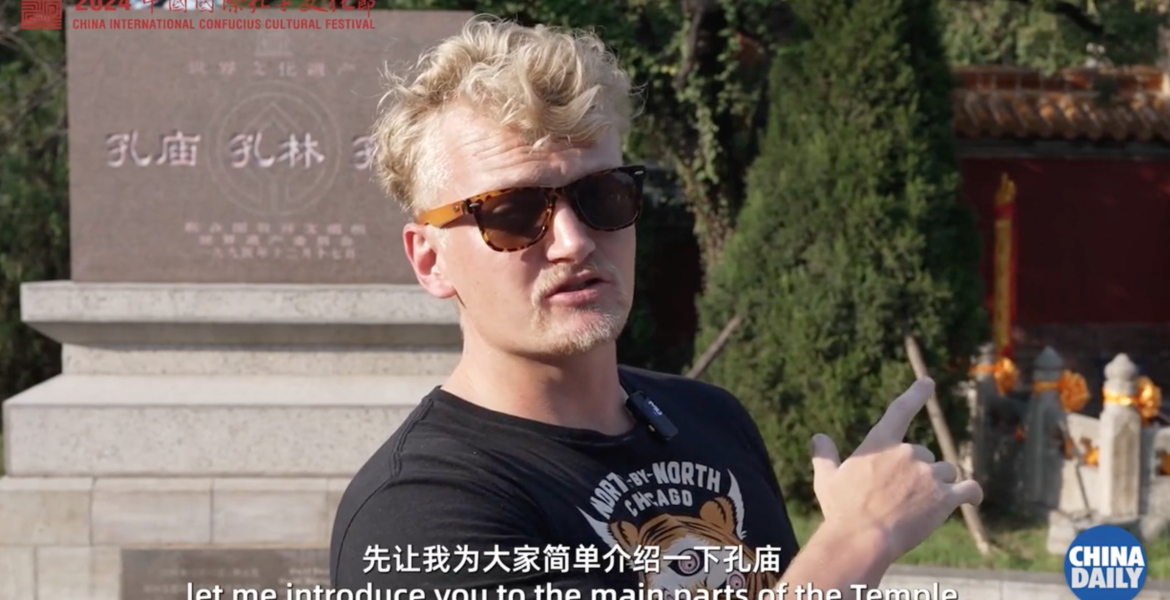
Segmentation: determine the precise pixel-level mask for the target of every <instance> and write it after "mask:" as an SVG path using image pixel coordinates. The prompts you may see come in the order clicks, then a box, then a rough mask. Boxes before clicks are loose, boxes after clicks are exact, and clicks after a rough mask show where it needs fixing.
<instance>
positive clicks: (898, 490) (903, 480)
mask: <svg viewBox="0 0 1170 600" xmlns="http://www.w3.org/2000/svg"><path fill="white" fill-rule="evenodd" d="M933 391H934V382H933V381H931V380H930V379H920V380H918V381H916V382H915V383H914V384H913V385H912V386H910V389H908V390H906V393H904V394H902V395H901V396H899V397H898V399H896V400H894V402H893V403H892V404H890V407H889V408H888V409H887V410H886V414H885V415H884V416H882V419H881V421H879V422H878V423H877V425H875V426H874V428H873V429H871V430H870V432H869V435H867V436H866V437H865V440H864V441H863V442H862V443H861V445H860V446H858V448H857V450H856V451H855V452H854V453H853V454H852V455H851V456H850V457H849V458H848V459H847V460H846V461H845V462H841V459H840V456H839V454H838V452H837V447H836V445H834V444H833V441H832V440H831V439H829V437H828V436H826V435H823V434H817V435H816V436H814V437H813V471H814V472H813V491H814V492H815V493H816V496H817V500H819V501H820V504H821V509H822V511H823V512H824V516H825V523H826V524H829V523H832V524H833V525H834V526H835V527H837V528H839V529H843V530H845V531H856V532H858V533H862V532H869V531H873V532H874V533H877V534H878V536H879V539H882V540H885V543H886V548H885V550H886V551H887V552H888V553H889V554H888V558H889V559H890V561H891V562H892V561H894V560H897V558H898V557H900V556H902V555H903V554H905V553H907V552H909V551H910V550H912V549H914V547H916V546H917V545H918V544H921V543H922V542H923V541H924V540H925V539H926V538H927V537H928V536H930V534H931V533H932V532H933V531H934V530H935V529H937V528H938V527H939V526H940V525H942V524H943V522H944V521H945V520H946V519H947V517H948V516H949V515H950V514H951V513H952V512H954V511H955V509H956V508H958V507H959V506H961V505H963V504H976V505H977V504H979V503H981V502H982V501H983V489H982V488H981V487H980V486H979V484H978V483H976V482H974V481H971V480H966V481H960V482H958V483H956V479H957V477H958V472H957V471H956V469H955V466H954V465H952V464H950V463H947V462H935V458H934V454H933V453H931V452H930V450H928V449H926V448H925V447H923V446H914V445H910V444H907V443H905V442H904V441H903V440H904V438H905V437H906V431H907V429H909V427H910V422H911V421H912V420H913V419H914V416H915V415H917V414H918V412H919V411H920V410H922V407H923V406H924V405H925V404H926V401H927V399H928V398H929V397H930V395H931V393H932V392H933Z"/></svg>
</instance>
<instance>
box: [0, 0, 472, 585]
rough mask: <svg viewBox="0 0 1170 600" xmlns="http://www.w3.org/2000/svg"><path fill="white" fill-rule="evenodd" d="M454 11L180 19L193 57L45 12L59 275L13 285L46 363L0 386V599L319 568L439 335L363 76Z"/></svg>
mask: <svg viewBox="0 0 1170 600" xmlns="http://www.w3.org/2000/svg"><path fill="white" fill-rule="evenodd" d="M74 10H75V9H73V8H69V9H67V11H66V16H65V18H66V20H67V21H68V20H71V19H73V18H74V17H75V15H74V14H73V11H74ZM327 16H328V17H329V18H331V19H342V18H347V19H355V20H361V21H365V20H366V19H367V16H366V12H365V11H351V14H347V15H342V14H341V13H340V11H339V12H338V13H337V14H328V15H327ZM469 16H470V15H469V14H468V13H458V12H443V11H410V12H396V11H380V10H379V11H372V12H371V13H370V15H369V21H368V22H367V23H366V24H367V25H369V26H372V29H357V28H346V29H336V30H331V29H327V28H324V27H323V28H321V29H305V30H296V31H286V30H268V29H265V30H258V31H229V30H203V31H199V35H198V45H199V47H200V51H199V53H198V56H195V55H193V54H191V52H190V48H189V47H188V45H187V44H186V43H184V42H181V41H175V42H174V43H159V41H158V40H159V39H161V38H158V37H157V36H143V35H139V34H141V33H142V32H136V31H124V30H122V29H113V30H111V29H103V30H99V31H90V30H74V29H72V28H69V27H66V34H67V35H68V47H67V49H68V60H69V65H70V69H69V79H68V103H69V107H68V112H69V125H70V129H69V159H70V169H69V175H70V187H69V189H70V226H71V228H72V231H71V240H72V242H71V252H72V268H71V277H72V280H71V281H55V282H40V283H30V284H26V285H25V286H23V288H22V290H21V308H22V317H23V320H24V321H25V322H26V323H27V324H28V325H30V326H32V327H33V328H35V329H37V330H38V331H40V332H42V333H44V334H45V335H47V336H49V337H51V338H53V339H55V340H57V341H58V342H61V343H62V344H63V363H64V364H63V372H62V373H61V374H60V375H59V376H57V377H54V378H53V379H50V380H49V381H46V382H43V383H41V384H39V385H37V386H35V387H33V388H31V389H29V390H27V391H26V392H25V393H23V394H20V395H18V396H16V397H14V398H11V399H9V400H8V401H7V402H6V403H5V405H4V419H5V421H4V424H5V432H4V433H5V435H4V444H5V460H6V463H7V474H6V476H5V477H4V478H3V479H0V600H46V599H47V600H186V599H187V598H188V597H189V596H188V595H187V584H188V583H190V584H193V585H194V586H195V587H196V588H203V589H210V588H211V587H212V586H216V585H218V586H221V588H222V589H224V590H225V593H224V597H225V598H230V597H232V593H231V590H234V589H235V590H238V589H252V590H256V589H275V590H277V592H278V594H279V595H280V597H282V598H283V597H284V593H285V592H284V590H285V589H286V587H285V582H296V583H297V584H299V585H301V586H307V587H310V588H311V587H312V586H313V585H315V584H321V585H325V586H327V585H328V572H329V565H328V560H327V556H328V548H329V543H330V533H331V529H332V526H333V518H334V513H335V510H336V505H337V503H338V501H339V499H340V496H341V493H342V492H343V491H344V489H345V488H346V486H347V485H348V483H349V480H350V478H351V477H352V476H353V474H354V473H355V472H356V470H357V469H358V468H360V467H361V465H362V464H363V463H364V462H365V461H366V460H367V459H368V458H369V456H370V455H371V454H372V453H373V452H374V451H375V450H376V449H377V448H378V447H379V446H380V445H381V444H383V443H384V442H385V441H386V439H387V438H388V437H389V436H390V435H391V434H392V433H393V432H394V430H395V429H396V428H397V427H398V425H399V424H400V423H401V422H402V420H403V419H404V418H405V417H406V416H407V415H408V414H409V413H410V412H411V411H412V410H413V409H414V408H415V407H416V406H417V404H418V402H419V400H420V399H421V398H422V397H423V396H424V395H425V394H427V393H428V392H429V391H431V390H432V389H433V388H434V387H435V386H437V385H439V384H440V383H441V382H442V381H443V380H444V379H445V377H446V376H447V375H448V374H449V373H450V371H451V369H452V368H453V366H454V365H455V364H456V362H457V360H458V357H459V352H460V344H461V333H460V330H459V326H458V318H457V313H456V310H455V307H454V306H453V305H452V304H451V303H449V302H440V301H438V300H435V299H433V298H431V297H429V296H428V295H427V294H425V293H424V292H423V291H422V290H421V289H419V287H418V284H417V281H416V280H415V277H414V275H413V273H412V270H411V269H410V268H409V264H408V263H407V262H406V260H405V258H404V257H403V250H402V238H401V231H402V227H403V223H404V221H405V219H406V216H405V214H403V212H402V211H401V210H399V209H398V208H397V207H396V206H394V204H393V201H392V200H389V199H387V198H386V197H385V195H384V194H383V193H382V192H381V190H380V189H379V188H378V185H377V184H376V183H375V182H374V180H373V178H372V177H371V171H370V155H369V152H370V150H371V143H370V140H369V138H368V136H367V135H365V132H367V131H368V130H369V128H370V125H371V123H372V122H373V117H374V114H375V108H376V105H377V102H378V98H379V94H378V93H377V91H378V90H379V89H380V87H381V77H380V71H381V70H382V69H383V68H384V66H385V65H386V64H390V65H401V64H404V63H406V64H411V63H414V62H415V61H416V59H417V57H418V55H419V53H420V52H422V51H424V50H425V49H426V48H427V47H429V46H432V45H433V44H434V43H435V42H437V41H438V40H439V39H441V38H443V37H446V36H449V35H453V34H455V33H457V32H458V31H459V29H460V28H461V27H462V26H463V24H464V23H465V22H466V20H467V18H468V17H469ZM167 17H168V18H172V19H175V18H177V19H182V18H190V19H195V18H197V15H195V13H190V14H186V15H184V14H183V13H171V14H168V15H167ZM301 17H304V18H321V17H320V16H319V13H318V16H314V13H312V12H310V13H301ZM105 18H109V19H120V18H125V15H122V13H121V12H120V11H119V12H118V13H117V14H114V13H108V15H107V17H105ZM176 39H177V38H176ZM388 40H391V41H392V43H388ZM111 56H113V57H114V58H112V59H111V58H110V57H111ZM392 68H393V67H392ZM111 82H116V83H111ZM111 90H114V91H116V93H112V92H111Z"/></svg>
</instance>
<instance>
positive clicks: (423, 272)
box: [402, 223, 456, 300]
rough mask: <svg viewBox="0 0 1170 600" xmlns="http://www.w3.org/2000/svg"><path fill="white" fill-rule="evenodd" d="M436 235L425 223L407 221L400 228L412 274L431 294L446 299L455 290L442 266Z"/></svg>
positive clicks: (452, 294)
mask: <svg viewBox="0 0 1170 600" xmlns="http://www.w3.org/2000/svg"><path fill="white" fill-rule="evenodd" d="M428 234H430V237H428ZM437 237H438V236H437V235H436V233H435V232H434V231H430V230H428V228H427V226H426V225H419V224H418V223H407V224H406V226H405V227H403V228H402V243H403V246H404V247H405V249H406V258H407V260H409V261H410V265H411V266H412V267H413V268H414V276H415V277H416V278H418V283H419V285H421V286H422V287H423V289H424V290H426V291H427V292H429V293H430V294H431V295H432V296H434V297H436V298H439V299H440V300H446V299H448V298H451V297H452V296H454V295H455V293H456V292H455V285H454V284H453V283H451V281H450V280H448V279H447V273H446V272H445V271H444V269H443V268H442V263H443V257H442V256H440V254H439V248H438V244H437V243H436V242H437V241H438V240H437V239H436V238H437Z"/></svg>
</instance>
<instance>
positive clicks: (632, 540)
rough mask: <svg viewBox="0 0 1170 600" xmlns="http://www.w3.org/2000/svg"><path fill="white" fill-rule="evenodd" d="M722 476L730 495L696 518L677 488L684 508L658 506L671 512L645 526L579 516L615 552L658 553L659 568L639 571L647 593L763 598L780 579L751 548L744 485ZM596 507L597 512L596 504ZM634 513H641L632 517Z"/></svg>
mask: <svg viewBox="0 0 1170 600" xmlns="http://www.w3.org/2000/svg"><path fill="white" fill-rule="evenodd" d="M700 468H701V467H700ZM719 475H726V476H727V478H726V481H727V483H728V489H727V491H726V492H725V493H722V494H719V495H717V496H716V497H714V498H711V499H709V500H706V501H705V502H702V503H701V504H700V505H699V506H698V511H697V513H698V514H697V515H696V514H693V513H695V512H696V511H695V510H694V507H693V506H692V507H689V510H687V508H688V507H686V506H685V504H686V503H685V502H683V501H681V499H682V496H681V495H680V494H679V493H677V492H676V490H677V488H675V489H673V490H671V491H672V494H670V495H671V496H673V497H674V498H676V499H679V500H680V502H677V503H674V504H676V506H670V507H664V506H656V508H657V509H658V510H663V511H665V512H660V513H658V514H655V515H654V516H652V517H650V518H649V519H646V520H645V522H643V523H641V524H636V523H635V522H634V521H632V520H627V519H626V518H624V515H618V514H614V513H616V511H611V514H610V516H609V518H608V519H605V520H599V519H597V518H594V517H593V516H591V515H590V514H589V512H588V511H586V510H584V509H579V510H580V511H581V514H582V515H583V516H584V517H585V519H587V520H588V522H589V524H590V525H591V526H592V528H593V530H594V531H595V532H596V533H597V535H598V536H599V537H600V538H601V540H602V542H603V543H604V544H605V545H606V546H607V547H608V548H610V549H613V548H614V547H617V548H620V549H621V551H622V552H623V553H624V554H625V555H626V556H634V555H635V553H636V551H637V550H638V549H639V548H648V547H657V548H658V553H657V558H658V559H659V565H658V567H657V568H654V569H639V570H638V575H639V577H640V582H641V584H642V585H643V586H644V588H645V589H647V590H662V591H668V592H670V591H683V590H685V591H688V592H691V593H692V594H694V593H695V592H699V591H716V590H744V591H745V592H746V594H742V595H741V594H737V596H738V597H744V596H746V597H747V598H752V599H754V598H758V597H759V595H760V591H761V590H765V589H770V588H774V587H775V585H776V583H777V581H778V579H779V574H778V573H776V572H770V571H769V570H767V569H759V568H756V567H757V566H758V563H757V560H758V556H757V551H756V549H755V548H752V547H751V546H749V545H748V544H747V543H746V538H747V534H746V532H745V530H744V503H743V497H742V495H741V493H740V489H739V484H738V482H737V481H736V479H735V475H733V474H732V473H730V472H724V473H719ZM720 479H723V478H722V477H713V478H712V477H708V479H707V481H708V482H713V483H714V485H707V486H706V487H707V489H708V490H710V489H713V487H716V486H719V483H720V481H719V480H720ZM699 483H700V484H702V483H703V482H702V481H700V482H699ZM700 487H702V486H701V485H700ZM644 504H645V503H643V505H644ZM594 507H595V511H596V509H597V503H596V501H595V502H594ZM680 509H681V510H680ZM633 510H636V509H632V510H631V511H630V512H632V511H633ZM639 512H640V511H639ZM686 513H691V514H686ZM733 548H738V550H733ZM737 554H738V555H737Z"/></svg>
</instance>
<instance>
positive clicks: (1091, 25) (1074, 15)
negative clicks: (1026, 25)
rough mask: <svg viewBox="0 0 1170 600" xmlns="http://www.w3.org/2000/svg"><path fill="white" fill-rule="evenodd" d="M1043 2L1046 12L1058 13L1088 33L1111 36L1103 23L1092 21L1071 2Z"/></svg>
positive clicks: (1025, 0) (1026, 0)
mask: <svg viewBox="0 0 1170 600" xmlns="http://www.w3.org/2000/svg"><path fill="white" fill-rule="evenodd" d="M1011 1H1012V2H1015V3H1016V4H1022V5H1024V6H1031V5H1033V4H1035V0H1011ZM1045 4H1046V6H1045V9H1046V10H1047V11H1048V12H1050V13H1053V14H1057V15H1060V16H1062V17H1064V18H1066V19H1068V20H1069V21H1072V24H1073V25H1076V26H1077V27H1080V28H1081V29H1083V30H1085V31H1086V32H1088V33H1091V34H1093V35H1099V36H1103V37H1113V36H1111V35H1109V32H1107V31H1105V26H1104V25H1102V24H1100V23H1097V22H1096V21H1094V20H1093V18H1092V17H1090V16H1089V14H1088V13H1086V12H1085V11H1084V10H1083V9H1081V7H1079V6H1077V5H1075V4H1073V3H1071V2H1060V1H1058V2H1045Z"/></svg>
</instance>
